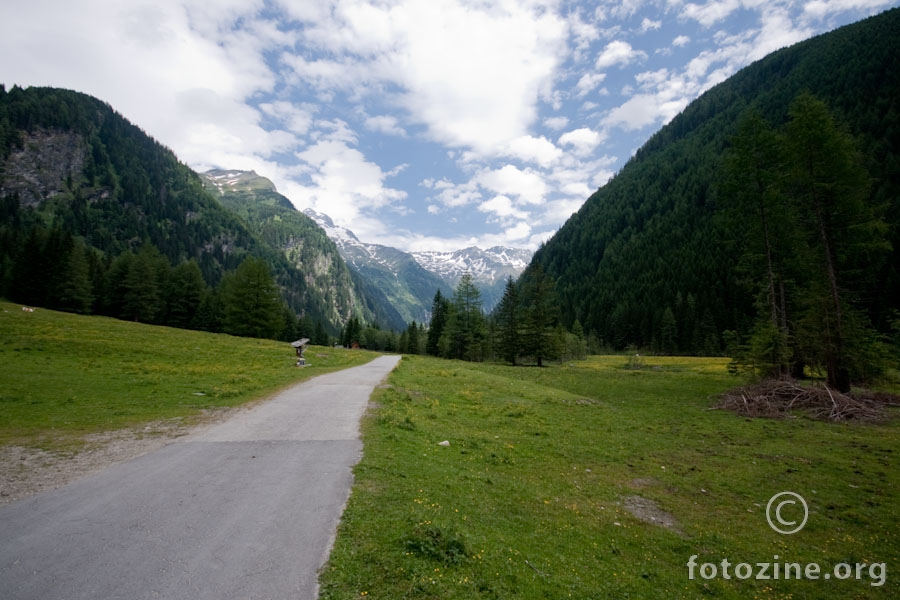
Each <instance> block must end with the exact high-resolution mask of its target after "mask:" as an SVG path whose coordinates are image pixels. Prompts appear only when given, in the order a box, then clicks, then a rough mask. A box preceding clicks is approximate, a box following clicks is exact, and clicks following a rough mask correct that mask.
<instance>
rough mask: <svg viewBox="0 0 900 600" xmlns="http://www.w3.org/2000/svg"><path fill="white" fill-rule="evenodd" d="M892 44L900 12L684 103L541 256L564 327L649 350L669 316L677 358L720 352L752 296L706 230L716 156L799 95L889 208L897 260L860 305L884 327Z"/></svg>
mask: <svg viewBox="0 0 900 600" xmlns="http://www.w3.org/2000/svg"><path fill="white" fill-rule="evenodd" d="M898 38H900V10H897V9H895V10H891V11H889V12H887V13H884V14H882V15H880V16H877V17H873V18H871V19H868V20H866V21H863V22H860V23H857V24H854V25H851V26H848V27H844V28H842V29H839V30H837V31H834V32H831V33H829V34H826V35H823V36H819V37H817V38H814V39H811V40H807V41H806V42H802V43H800V44H797V45H795V46H793V47H790V48H787V49H784V50H781V51H778V52H776V53H774V54H772V55H770V56H768V57H766V58H764V59H762V60H760V61H758V62H756V63H754V64H753V65H750V66H748V67H747V68H745V69H743V70H742V71H740V72H739V73H737V74H735V75H734V76H733V77H731V78H730V79H728V80H727V81H725V82H723V83H721V84H719V85H718V86H716V87H714V88H712V89H711V90H709V91H708V92H706V93H705V94H703V95H702V96H701V97H700V98H698V99H697V100H696V101H694V102H693V103H691V104H690V105H689V106H688V107H687V108H686V109H685V110H684V111H683V112H682V113H681V114H680V115H678V116H677V117H676V118H675V119H673V120H672V121H671V122H670V123H669V124H668V125H667V126H665V127H664V128H663V129H662V130H661V131H659V132H658V133H657V134H656V135H654V136H653V137H652V138H651V139H650V140H649V141H648V142H647V144H645V145H644V147H643V148H641V149H640V150H639V151H638V152H637V153H636V155H635V156H634V157H633V158H632V160H631V161H629V163H628V164H627V165H626V166H625V167H624V168H623V169H622V170H621V171H620V173H619V174H618V175H617V176H616V177H614V178H613V179H612V180H611V181H610V182H609V183H607V184H606V185H605V186H604V187H603V188H601V189H600V190H598V191H597V192H596V193H595V194H594V195H592V196H591V197H590V198H589V199H588V200H587V202H586V203H585V204H584V205H583V206H582V208H581V209H580V210H579V211H578V212H577V213H576V214H575V215H573V216H572V217H571V218H570V219H569V220H568V221H567V222H566V224H565V225H564V226H563V227H562V228H561V229H560V231H559V232H558V233H557V234H556V235H555V236H554V237H553V238H552V239H551V240H550V241H548V243H547V244H546V245H545V246H544V247H543V248H542V249H540V250H539V251H538V252H537V253H536V255H535V257H534V260H533V262H532V265H535V264H537V263H540V264H541V265H543V267H544V269H545V270H546V271H547V272H548V273H549V274H551V275H552V276H554V277H555V278H556V279H557V285H558V291H559V298H560V306H561V309H562V312H563V319H564V321H565V322H566V324H567V325H571V324H572V323H573V322H574V320H575V319H579V320H580V321H581V323H582V324H583V325H584V327H585V330H586V331H589V332H591V333H593V334H595V335H596V336H598V337H599V338H600V341H601V342H602V343H605V344H609V345H612V346H615V347H619V348H621V347H624V346H625V345H626V344H637V345H639V346H650V345H654V344H655V343H656V342H657V341H658V340H659V339H660V338H661V337H662V336H664V335H666V332H665V331H664V329H665V328H667V327H668V328H671V327H672V325H673V323H672V322H671V317H674V319H675V323H674V325H675V327H676V328H677V346H678V351H680V352H711V351H712V352H714V351H718V350H719V349H720V348H721V343H722V339H721V337H720V336H719V333H720V332H722V331H723V330H726V329H738V328H742V327H743V326H745V325H746V323H747V322H748V320H749V318H750V316H751V315H752V314H753V313H754V307H753V298H752V297H750V296H751V295H750V294H747V293H746V291H745V290H744V289H743V288H742V287H741V285H740V282H739V281H738V280H737V277H736V276H735V269H734V267H735V263H736V257H735V256H734V255H733V252H732V251H730V250H729V247H728V245H727V243H726V242H727V241H728V240H727V236H726V234H725V232H724V230H723V228H722V226H721V225H720V224H719V223H718V221H717V220H716V219H715V214H716V202H717V195H718V194H719V193H721V192H720V188H719V185H718V183H719V182H718V176H719V174H720V172H721V171H720V167H721V157H722V154H723V152H724V151H725V149H726V148H727V146H728V139H729V136H731V135H732V134H733V133H734V132H735V131H736V124H737V122H738V120H739V118H740V116H741V115H742V114H743V113H744V112H745V111H746V109H747V108H748V107H751V106H752V107H755V108H756V109H757V110H759V112H760V113H761V114H763V115H764V116H765V117H766V118H767V119H768V120H769V121H770V122H772V123H773V124H774V125H776V126H778V125H780V124H782V123H784V122H785V121H786V120H787V110H788V106H789V105H790V103H791V101H792V100H793V99H794V98H795V97H796V96H797V95H798V94H799V93H801V92H803V91H808V92H811V93H812V94H813V95H815V96H816V97H818V98H819V99H821V100H823V101H824V102H826V104H827V105H828V106H829V107H830V109H831V110H832V111H833V112H834V114H835V116H836V118H837V119H838V121H839V122H842V123H844V124H846V125H847V127H848V128H849V129H850V131H851V133H852V134H853V135H854V136H855V137H856V139H857V140H858V141H859V143H860V147H861V150H862V152H863V154H864V157H865V161H866V166H867V167H868V170H869V173H870V175H871V177H872V180H873V187H872V193H871V200H872V202H873V203H876V204H886V205H887V206H888V210H887V214H886V218H887V220H888V222H889V224H890V225H891V227H892V233H891V235H892V236H893V239H892V242H893V248H894V250H893V255H892V256H891V257H889V258H888V260H886V261H885V263H884V266H883V267H882V270H881V271H880V272H879V273H878V274H877V276H873V277H872V278H871V281H870V282H869V286H868V288H867V289H865V290H863V294H862V296H863V298H865V299H867V300H868V306H867V308H868V309H869V312H870V314H871V315H872V317H873V320H874V322H875V324H876V326H879V327H880V328H881V329H882V330H885V329H886V322H887V320H888V319H889V314H890V311H891V310H896V309H897V308H898V304H897V302H898V299H900V277H898V265H900V237H898V232H900V228H898V227H897V224H898V222H900V71H898V69H897V68H896V65H897V64H900V45H898V44H897V43H896V40H897V39H898ZM670 333H671V332H670Z"/></svg>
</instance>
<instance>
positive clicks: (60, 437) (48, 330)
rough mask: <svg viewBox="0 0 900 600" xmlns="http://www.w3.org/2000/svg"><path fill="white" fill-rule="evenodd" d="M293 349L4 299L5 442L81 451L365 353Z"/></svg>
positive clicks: (0, 316) (0, 379)
mask: <svg viewBox="0 0 900 600" xmlns="http://www.w3.org/2000/svg"><path fill="white" fill-rule="evenodd" d="M306 357H307V361H308V362H309V363H310V365H311V366H308V367H305V368H302V369H301V368H297V367H296V366H295V365H296V355H295V353H294V349H293V348H292V347H291V346H290V345H288V344H286V343H284V342H275V341H271V340H256V339H247V338H236V337H232V336H228V335H223V334H210V333H203V332H196V331H187V330H183V329H170V328H167V327H154V326H150V325H141V324H138V323H129V322H125V321H118V320H115V319H107V318H103V317H83V316H77V315H71V314H67V313H60V312H54V311H50V310H44V309H41V308H38V309H35V311H34V312H33V313H29V312H24V311H23V310H22V307H21V306H20V305H16V304H9V303H0V444H16V445H22V446H29V447H39V448H43V449H45V450H55V451H69V450H77V449H78V448H79V447H80V446H81V445H82V443H83V440H84V438H85V436H88V435H90V434H94V433H100V432H105V431H112V430H118V429H125V428H132V427H138V426H142V425H145V424H147V423H152V422H156V421H160V420H169V419H178V420H179V421H180V422H182V423H184V424H190V423H193V422H197V421H199V420H200V419H202V418H203V417H204V416H205V415H208V414H209V413H210V412H215V411H216V410H217V409H221V408H227V407H233V406H237V405H240V404H243V403H246V402H249V401H252V400H258V399H260V398H262V397H265V396H267V395H270V394H273V393H274V392H276V391H277V390H279V389H280V388H283V387H285V386H287V385H290V384H293V383H297V382H299V381H302V380H304V379H308V378H310V377H312V376H314V375H318V374H321V373H325V372H329V371H334V370H338V369H343V368H346V367H349V366H353V365H357V364H362V363H365V362H367V361H369V360H371V359H372V357H373V355H372V354H371V353H368V352H361V351H350V350H337V349H332V348H325V347H316V346H312V347H310V348H309V349H308V350H307V351H306Z"/></svg>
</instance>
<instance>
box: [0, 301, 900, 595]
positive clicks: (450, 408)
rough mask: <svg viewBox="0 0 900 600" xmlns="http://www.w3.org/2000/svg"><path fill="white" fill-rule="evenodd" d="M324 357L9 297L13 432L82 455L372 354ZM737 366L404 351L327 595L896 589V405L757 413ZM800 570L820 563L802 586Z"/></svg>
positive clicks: (3, 390) (4, 382)
mask: <svg viewBox="0 0 900 600" xmlns="http://www.w3.org/2000/svg"><path fill="white" fill-rule="evenodd" d="M306 355H307V358H308V361H309V362H310V363H311V365H312V366H310V367H307V368H304V369H299V368H296V367H295V366H294V364H295V360H296V359H295V356H294V354H293V349H292V348H291V347H290V346H289V345H287V344H285V343H283V342H282V343H279V342H272V341H265V340H252V339H244V338H235V337H230V336H226V335H214V334H207V333H199V332H191V331H184V330H178V329H168V328H163V327H151V326H145V325H139V324H135V323H127V322H122V321H117V320H112V319H105V318H101V317H80V316H75V315H69V314H64V313H56V312H53V311H47V310H42V309H37V310H35V312H33V313H27V312H23V311H22V310H21V306H19V305H13V304H8V303H0V444H15V445H24V446H30V447H38V448H43V449H46V450H51V451H57V452H69V451H75V450H77V449H78V448H79V447H80V446H81V445H82V444H83V443H84V440H85V438H87V437H88V436H90V435H91V434H94V433H99V432H105V431H113V430H121V429H128V428H138V427H142V426H144V425H146V424H148V423H154V422H159V421H164V420H178V422H180V423H183V424H188V425H189V424H191V423H195V422H199V421H201V420H202V419H204V418H206V416H207V415H209V414H210V413H211V412H212V413H214V412H215V411H217V410H218V409H222V408H227V407H232V406H236V405H239V404H243V403H248V402H252V401H255V400H259V399H261V398H265V397H267V396H269V395H271V394H273V393H275V392H276V391H278V390H279V389H281V388H283V387H285V386H287V385H291V384H293V383H296V382H298V381H301V380H303V379H306V378H309V377H311V376H314V375H317V374H320V373H324V372H328V371H333V370H336V369H342V368H346V367H349V366H353V365H357V364H362V363H364V362H367V361H368V360H370V359H371V357H372V354H371V353H368V352H364V351H347V350H335V349H331V348H325V347H312V348H310V349H309V350H308V351H307V354H306ZM727 362H728V361H727V359H699V358H663V357H645V358H644V359H643V360H642V361H634V360H633V359H631V360H630V359H629V358H628V357H623V356H607V357H591V358H589V359H587V360H585V361H578V362H574V363H567V364H565V365H553V366H551V367H548V368H543V369H538V368H529V367H507V366H501V365H491V364H473V363H463V362H457V361H446V360H440V359H433V358H426V357H419V356H407V357H404V359H403V360H402V361H401V363H400V365H399V366H398V367H397V369H396V370H395V371H394V372H393V373H392V374H391V375H390V376H389V378H388V380H387V382H386V384H385V385H384V386H381V387H380V388H379V389H377V390H376V391H375V394H374V395H373V397H372V405H371V408H370V410H369V412H368V413H367V415H366V417H365V418H364V420H363V424H362V429H363V441H364V444H365V450H364V455H363V457H362V460H361V461H360V463H359V464H358V465H357V467H356V469H355V483H354V487H353V491H352V494H351V497H350V500H349V502H348V505H347V508H346V511H345V513H344V516H343V519H342V522H341V524H340V527H339V531H338V535H337V539H336V541H335V545H334V550H333V552H332V554H331V557H330V559H329V562H328V563H327V564H326V565H325V567H324V568H323V570H322V572H321V577H320V584H321V597H322V598H323V599H328V600H334V599H339V598H340V599H344V598H346V599H351V598H383V599H397V598H435V599H438V598H440V599H453V598H459V599H462V598H466V599H468V598H526V599H527V598H569V597H571V598H642V599H643V598H782V599H788V598H791V599H803V598H809V599H812V598H826V597H827V598H838V597H840V598H888V597H898V595H900V585H898V582H900V576H898V573H897V569H898V568H900V540H898V536H900V531H898V528H897V526H896V523H897V522H898V521H900V492H898V491H897V490H898V489H900V475H898V469H897V455H898V453H900V421H898V419H897V413H896V409H890V410H891V412H890V419H889V420H888V421H887V422H885V423H881V424H877V425H862V424H834V423H824V422H819V421H813V420H811V419H807V418H805V417H804V416H803V415H796V416H795V417H793V418H788V419H782V420H766V419H746V418H743V417H739V416H737V415H735V414H733V413H730V412H726V411H721V410H716V409H714V406H715V403H716V395H717V394H719V393H721V392H722V391H724V390H726V389H728V388H731V387H734V386H735V385H737V384H740V383H742V381H741V380H739V379H736V378H735V377H734V376H732V375H729V374H728V372H727ZM442 442H447V443H448V444H445V445H441V443H442ZM783 491H792V492H794V493H797V494H799V495H800V496H801V497H802V498H803V499H804V500H805V502H806V503H807V504H808V507H809V514H808V520H807V523H806V524H805V527H803V529H802V530H800V531H799V532H797V533H795V534H793V535H782V534H779V533H776V532H775V531H773V529H772V528H771V527H770V526H769V524H768V523H767V518H766V506H767V503H768V502H769V500H770V499H771V498H772V497H773V496H774V495H775V494H777V493H779V492H783ZM783 508H784V510H783V513H782V516H783V517H784V519H785V520H786V521H788V520H794V521H797V520H799V519H800V517H801V515H800V514H799V513H798V512H797V510H796V509H797V506H796V505H786V506H784V507H783ZM776 556H777V557H778V558H775V557H776ZM691 557H695V558H694V559H693V562H694V567H693V568H690V567H688V561H689V560H692V559H691ZM286 559H289V557H287V558H286ZM723 560H727V561H728V563H729V567H728V569H725V568H724V567H723V566H722V561H723ZM760 563H778V564H779V570H780V571H781V572H780V573H779V575H780V577H777V578H775V577H773V576H774V575H775V567H774V565H773V564H770V566H769V567H768V569H767V571H766V572H765V573H761V572H760V568H759V567H758V566H757V565H758V564H760ZM785 563H788V564H792V565H794V564H796V565H799V568H800V569H801V570H803V571H804V573H805V572H807V571H806V569H807V567H808V565H817V566H818V568H819V569H820V572H819V576H818V579H815V580H811V579H810V578H807V577H804V578H803V579H801V580H798V579H797V577H796V576H793V577H792V578H791V579H785V578H784V567H783V565H784V564H785ZM738 565H744V566H745V567H746V569H752V570H751V571H741V570H740V569H739V568H738ZM842 565H847V567H846V568H845V567H844V566H842ZM836 567H837V571H835V568H836ZM713 568H715V570H716V573H715V575H716V576H715V577H712V576H711V575H712V574H713V571H712V569H713ZM692 569H693V570H692ZM847 569H849V571H848V570H847ZM691 573H693V579H692V578H691V577H690V575H691ZM726 574H727V575H728V577H727V578H726V577H725V575H726ZM792 574H793V575H796V572H793V571H792ZM825 574H828V575H830V578H829V579H825V577H824V575H825ZM739 575H746V577H739ZM758 575H762V576H767V577H769V579H757V576H758Z"/></svg>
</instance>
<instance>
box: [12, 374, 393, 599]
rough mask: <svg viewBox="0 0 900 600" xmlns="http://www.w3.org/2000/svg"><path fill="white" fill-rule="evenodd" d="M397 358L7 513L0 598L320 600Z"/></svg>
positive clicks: (294, 394) (294, 393)
mask: <svg viewBox="0 0 900 600" xmlns="http://www.w3.org/2000/svg"><path fill="white" fill-rule="evenodd" d="M398 360H399V357H396V356H382V357H379V358H377V359H375V360H374V361H372V362H370V363H368V364H366V365H363V366H360V367H355V368H352V369H347V370H345V371H340V372H338V373H332V374H330V375H323V376H320V377H317V378H314V379H312V380H310V381H307V382H305V383H302V384H299V385H297V386H294V387H292V388H291V389H289V390H287V391H285V392H283V393H281V394H279V395H278V396H276V397H275V398H273V399H272V400H270V401H267V402H265V403H263V404H261V405H259V406H257V407H256V408H253V409H252V410H249V411H245V412H243V413H238V414H237V415H236V416H235V417H233V418H231V419H229V420H228V421H226V422H224V423H222V424H221V425H217V426H215V427H212V428H209V429H207V430H205V431H202V432H200V433H198V434H196V435H193V436H189V437H187V438H184V441H180V442H177V443H173V444H170V445H168V446H166V447H164V448H161V449H160V450H157V451H155V452H152V453H150V454H146V455H144V456H141V457H139V458H136V459H134V460H131V461H128V462H124V463H120V464H117V465H113V466H111V467H109V468H107V469H106V470H104V471H102V472H100V473H98V474H96V475H93V476H90V477H86V478H84V479H80V480H78V481H75V482H74V483H72V484H70V485H68V486H66V487H64V488H60V489H58V490H53V491H51V492H47V493H44V494H40V495H38V496H34V497H32V498H27V499H25V500H22V501H20V502H15V503H12V504H9V505H6V506H3V507H0V599H3V600H18V599H35V600H54V599H60V600H61V599H66V600H74V599H78V598H84V599H91V600H96V599H104V600H112V599H117V598H121V599H123V600H139V599H143V598H164V599H180V598H185V599H188V598H190V599H198V598H200V599H205V598H208V599H210V600H228V599H232V598H234V599H237V598H241V599H272V600H287V599H300V600H306V599H313V598H315V597H316V595H317V589H318V588H317V571H318V569H319V568H320V567H321V566H322V564H323V563H324V561H325V559H326V558H327V556H328V552H329V550H330V547H331V542H332V540H333V537H334V532H335V527H336V526H337V523H338V520H339V519H340V515H341V512H342V510H343V507H344V504H345V503H346V500H347V496H348V494H349V491H350V484H351V479H352V474H351V468H352V466H353V465H354V464H355V463H356V462H357V461H358V460H359V457H360V454H361V450H362V442H361V441H360V440H359V418H360V416H361V415H362V414H363V412H364V411H365V408H366V404H367V401H368V398H369V395H370V394H371V392H372V389H373V387H374V386H375V385H377V384H378V383H379V382H380V381H381V380H382V379H384V377H385V376H386V375H387V374H388V373H389V372H390V371H391V369H393V368H394V366H396V364H397V362H398Z"/></svg>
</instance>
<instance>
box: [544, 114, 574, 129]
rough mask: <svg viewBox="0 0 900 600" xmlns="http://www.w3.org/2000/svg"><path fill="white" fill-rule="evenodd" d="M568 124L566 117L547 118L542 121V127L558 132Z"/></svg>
mask: <svg viewBox="0 0 900 600" xmlns="http://www.w3.org/2000/svg"><path fill="white" fill-rule="evenodd" d="M568 124H569V118H568V117H548V118H546V119H544V126H545V127H547V128H549V129H555V130H557V131H558V130H560V129H562V128H564V127H565V126H566V125H568Z"/></svg>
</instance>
